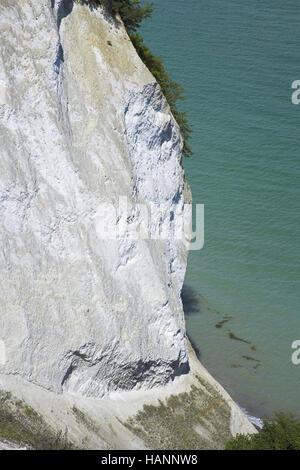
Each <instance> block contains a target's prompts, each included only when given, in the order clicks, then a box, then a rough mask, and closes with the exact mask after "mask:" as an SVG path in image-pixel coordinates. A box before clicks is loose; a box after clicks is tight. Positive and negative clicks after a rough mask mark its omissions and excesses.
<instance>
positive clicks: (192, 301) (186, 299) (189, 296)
mask: <svg viewBox="0 0 300 470" xmlns="http://www.w3.org/2000/svg"><path fill="white" fill-rule="evenodd" d="M181 300H182V305H183V311H184V314H185V315H186V316H189V315H195V314H196V313H201V302H200V296H199V294H198V292H197V291H196V290H195V289H193V288H192V287H190V286H187V285H184V286H183V287H182V290H181Z"/></svg>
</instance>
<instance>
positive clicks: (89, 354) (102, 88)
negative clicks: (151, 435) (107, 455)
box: [0, 0, 189, 397]
mask: <svg viewBox="0 0 300 470" xmlns="http://www.w3.org/2000/svg"><path fill="white" fill-rule="evenodd" d="M0 16H1V22H0V34H1V41H0V60H1V64H0V83H1V93H0V99H1V103H0V151H1V159H0V167H1V168H0V201H1V202H0V217H1V232H0V237H1V242H0V246H1V248H0V271H1V282H0V289H1V316H0V356H1V357H0V373H2V374H14V375H20V376H22V377H23V378H24V379H26V380H28V381H30V382H33V383H35V384H37V385H40V386H42V387H44V388H47V389H49V390H52V391H54V392H56V393H61V392H63V391H70V392H74V393H81V394H83V395H87V396H94V397H101V396H103V395H105V394H106V393H107V392H110V391H112V390H118V389H126V390H130V389H133V388H137V387H138V388H140V387H147V388H149V387H152V386H154V385H159V384H165V383H167V382H168V381H169V380H171V379H172V378H174V377H175V376H176V375H178V374H181V373H184V372H187V371H188V355H187V346H186V340H185V327H184V318H183V312H182V305H181V300H180V290H181V286H182V283H183V277H184V273H185V267H186V254H187V251H186V247H185V246H184V244H183V243H182V242H180V241H177V240H175V239H174V238H172V237H170V238H168V239H167V240H147V239H139V240H134V239H133V237H128V238H126V237H124V238H123V237H120V239H117V240H112V239H108V240H106V239H103V238H104V237H103V236H102V234H101V229H102V228H103V226H104V221H105V219H104V215H103V207H106V206H105V204H106V205H107V207H108V208H109V207H111V206H110V205H112V206H113V207H114V208H119V206H121V203H122V200H121V203H120V200H119V199H120V198H126V199H127V201H128V204H129V208H128V210H127V213H128V217H130V218H131V221H132V222H133V223H134V224H135V226H138V225H139V223H140V222H141V219H142V211H140V210H139V209H138V206H136V205H137V204H147V205H148V206H149V204H151V208H152V218H151V220H149V223H148V227H147V229H148V232H149V234H150V235H151V234H152V233H153V234H155V233H156V232H158V231H159V230H161V229H162V228H164V226H165V225H167V226H168V227H169V228H170V233H172V224H174V223H175V222H174V220H175V219H174V220H172V214H173V213H174V211H175V209H176V210H177V211H178V208H179V210H180V208H182V207H183V204H184V202H185V200H186V197H189V193H188V189H187V188H186V186H185V183H184V176H183V170H182V168H181V166H180V158H181V150H182V139H181V137H180V132H179V128H178V125H177V124H176V122H175V121H174V119H173V117H172V115H171V113H170V109H169V107H168V105H167V103H166V100H165V98H164V97H163V95H162V93H161V91H160V88H159V86H158V85H157V83H156V82H155V80H154V78H153V76H152V75H151V74H150V72H149V71H148V70H147V69H146V67H145V66H144V65H143V63H142V62H141V60H140V59H139V57H138V56H137V54H136V52H135V50H134V48H133V46H132V44H131V42H130V40H129V39H128V36H127V34H126V32H125V30H124V28H123V26H122V24H121V22H119V21H118V20H113V19H112V18H110V17H108V16H107V15H105V14H104V12H103V11H102V10H101V9H100V8H96V9H93V8H92V9H90V8H89V7H88V6H82V5H79V4H77V3H73V2H72V1H67V0H66V1H60V2H59V1H56V2H54V1H53V2H52V3H51V2H50V1H47V0H27V1H25V2H19V1H18V0H8V1H7V2H4V4H3V3H1V5H0ZM130 204H134V205H133V206H130ZM162 207H163V208H164V209H163V212H161V208H162ZM122 210H123V209H122V207H120V214H119V218H118V214H117V217H116V219H115V224H116V228H118V229H119V228H120V230H122V224H121V222H122V217H123V215H124V214H123V212H122ZM155 211H156V212H155ZM109 216H111V214H109ZM149 219H150V218H149ZM99 232H100V233H99Z"/></svg>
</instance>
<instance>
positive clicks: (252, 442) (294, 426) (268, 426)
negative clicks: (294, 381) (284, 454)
mask: <svg viewBox="0 0 300 470" xmlns="http://www.w3.org/2000/svg"><path fill="white" fill-rule="evenodd" d="M226 450H300V421H299V420H297V419H296V418H294V417H293V416H292V415H286V414H284V413H279V414H277V415H276V417H275V418H274V419H273V420H271V419H267V420H265V421H264V425H263V428H262V430H261V431H260V432H259V433H257V434H248V435H242V434H238V435H237V436H236V437H234V438H232V439H230V440H229V441H228V442H227V444H226Z"/></svg>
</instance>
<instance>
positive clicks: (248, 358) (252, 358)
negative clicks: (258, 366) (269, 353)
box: [242, 356, 260, 363]
mask: <svg viewBox="0 0 300 470" xmlns="http://www.w3.org/2000/svg"><path fill="white" fill-rule="evenodd" d="M242 357H243V358H244V359H247V361H255V362H258V363H259V362H260V360H259V359H255V357H251V356H242Z"/></svg>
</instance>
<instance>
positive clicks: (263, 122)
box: [141, 0, 300, 417]
mask: <svg viewBox="0 0 300 470" xmlns="http://www.w3.org/2000/svg"><path fill="white" fill-rule="evenodd" d="M153 3H154V5H155V11H154V13H153V15H152V18H151V19H148V20H146V21H145V23H144V26H143V28H142V31H141V32H142V35H143V37H144V40H145V42H146V44H147V45H148V46H149V47H150V48H151V49H152V51H153V52H154V53H155V54H156V55H159V56H160V57H161V58H162V59H163V61H164V64H165V66H166V68H167V70H168V71H169V72H171V74H172V78H173V79H174V80H176V81H178V82H180V84H182V86H183V87H184V88H185V97H186V101H185V102H184V103H183V105H182V109H183V110H186V111H187V113H188V117H189V120H190V123H191V124H192V126H193V131H194V132H193V138H192V146H193V150H194V156H193V157H192V158H190V159H186V160H185V161H184V168H185V171H186V175H187V179H188V182H189V183H190V185H191V188H192V193H193V200H194V203H202V204H204V205H205V245H204V248H203V249H202V250H201V251H191V252H190V256H189V262H188V269H187V274H186V280H185V288H184V292H183V296H184V301H185V311H186V323H187V331H188V334H189V336H190V337H191V339H192V341H193V344H194V346H195V347H196V348H197V350H198V353H199V355H200V359H201V361H202V362H203V364H204V365H205V366H206V367H207V368H208V370H209V371H210V372H211V373H212V375H213V376H214V377H215V378H216V379H218V380H219V381H220V382H221V383H222V384H223V386H224V387H225V388H226V389H227V390H228V391H229V392H230V393H231V395H232V396H233V398H234V399H235V400H237V402H238V403H239V404H240V406H242V407H243V408H245V409H246V410H247V411H248V412H249V413H250V414H253V415H255V416H258V417H261V416H263V415H272V414H273V413H275V412H278V411H285V412H293V413H295V414H296V415H298V416H300V364H299V365H294V364H293V363H292V361H291V355H292V352H293V350H292V348H291V344H292V342H293V341H295V340H297V339H299V340H300V318H299V306H300V295H299V279H300V278H299V257H300V233H299V231H300V211H299V207H300V184H299V183H300V158H299V157H300V105H294V104H292V102H291V95H292V92H293V90H292V88H291V84H292V82H293V81H294V80H300V27H299V23H300V1H297V0H293V1H286V0H282V1H279V0H252V1H251V2H249V1H247V2H246V1H245V0H186V1H182V0H154V2H153Z"/></svg>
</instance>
